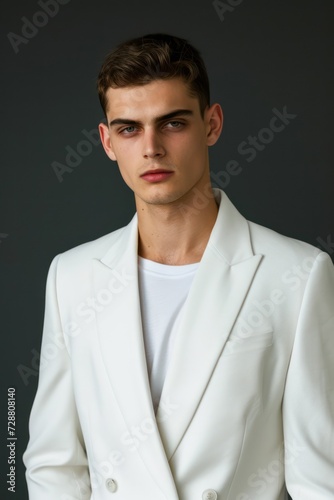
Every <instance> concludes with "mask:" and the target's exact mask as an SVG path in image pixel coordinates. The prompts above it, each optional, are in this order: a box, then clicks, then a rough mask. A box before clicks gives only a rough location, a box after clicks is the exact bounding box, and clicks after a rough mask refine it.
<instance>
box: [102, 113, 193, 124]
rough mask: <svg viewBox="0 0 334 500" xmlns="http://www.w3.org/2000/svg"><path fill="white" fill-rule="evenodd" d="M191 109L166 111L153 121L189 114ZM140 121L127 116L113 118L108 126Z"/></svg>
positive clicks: (157, 121) (138, 122)
mask: <svg viewBox="0 0 334 500" xmlns="http://www.w3.org/2000/svg"><path fill="white" fill-rule="evenodd" d="M193 114H194V113H193V111H191V110H190V109H176V110H175V111H172V112H171V113H167V114H166V115H161V116H157V117H156V118H155V119H154V121H155V123H159V122H162V121H165V120H170V119H171V118H175V117H177V116H181V115H182V116H191V115H193ZM140 123H141V122H140V121H138V120H129V119H128V118H115V119H114V120H111V122H110V123H109V126H110V127H112V126H114V125H139V124H140Z"/></svg>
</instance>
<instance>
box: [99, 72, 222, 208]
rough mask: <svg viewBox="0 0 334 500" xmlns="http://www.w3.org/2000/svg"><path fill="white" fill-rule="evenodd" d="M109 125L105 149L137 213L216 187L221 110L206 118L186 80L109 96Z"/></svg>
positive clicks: (215, 109) (120, 90)
mask: <svg viewBox="0 0 334 500" xmlns="http://www.w3.org/2000/svg"><path fill="white" fill-rule="evenodd" d="M107 98H108V110H107V119H108V125H107V126H106V125H103V124H100V134H101V139H102V144H103V146H104V148H105V151H106V153H107V155H108V156H109V157H110V158H111V159H112V160H116V161H117V163H118V166H119V169H120V172H121V175H122V177H123V179H124V181H125V182H126V184H127V185H128V186H129V187H130V188H131V189H132V191H133V192H134V194H135V199H136V204H137V208H138V205H139V206H141V207H143V205H145V204H156V205H165V204H168V203H173V202H177V201H181V202H182V201H184V200H185V199H186V198H187V196H188V195H189V193H190V192H191V190H193V189H194V188H195V187H197V188H199V189H201V188H202V189H203V187H204V186H206V187H207V186H208V183H209V182H210V174H209V160H208V146H210V145H212V144H214V143H215V142H216V141H217V139H218V137H219V135H220V132H221V127H222V114H221V108H220V106H219V105H217V104H215V105H213V106H211V107H210V108H207V109H206V111H205V112H204V118H203V117H202V116H201V113H200V107H199V101H198V98H196V97H192V96H190V95H189V89H188V87H187V85H186V84H185V83H184V81H183V80H181V79H179V78H175V79H172V80H157V81H153V82H150V83H148V84H146V85H143V86H135V87H125V88H118V89H112V88H110V89H109V90H108V92H107Z"/></svg>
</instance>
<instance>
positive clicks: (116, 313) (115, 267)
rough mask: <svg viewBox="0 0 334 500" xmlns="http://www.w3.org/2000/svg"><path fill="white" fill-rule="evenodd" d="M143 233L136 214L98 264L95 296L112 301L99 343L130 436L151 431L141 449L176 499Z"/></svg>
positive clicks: (100, 324) (100, 320)
mask: <svg viewBox="0 0 334 500" xmlns="http://www.w3.org/2000/svg"><path fill="white" fill-rule="evenodd" d="M137 235H138V228H137V217H136V216H134V218H133V220H132V221H131V222H130V224H129V225H128V226H126V228H124V229H121V230H119V237H118V239H117V240H116V241H115V242H114V244H113V245H112V247H111V249H110V250H109V251H108V253H107V254H106V255H105V256H104V257H103V258H102V259H101V260H95V261H94V293H95V297H101V299H102V298H103V297H105V300H106V301H107V297H109V303H108V305H107V306H106V307H105V308H104V309H103V310H102V311H100V312H98V313H97V315H96V317H97V331H98V340H99V344H100V349H101V353H102V358H103V361H104V366H105V369H106V372H107V374H108V377H109V381H110V384H111V386H112V389H113V392H114V394H115V398H116V400H117V403H118V406H119V408H120V411H121V413H122V415H123V417H124V421H125V424H126V427H127V429H128V431H129V433H130V434H132V432H133V429H135V428H138V426H139V427H140V426H141V425H143V424H145V425H146V426H149V427H150V434H149V437H148V439H147V440H145V441H144V442H142V443H140V445H139V446H138V448H137V451H138V453H139V455H140V456H141V459H142V460H143V462H144V463H145V465H146V467H147V469H148V471H149V473H150V475H151V477H152V478H154V480H155V482H156V484H157V485H159V486H160V488H161V491H162V498H165V495H166V497H167V498H170V499H172V500H176V499H177V498H178V496H177V492H176V488H175V484H174V481H173V477H172V474H171V471H170V468H169V465H168V462H167V460H166V455H165V452H164V448H163V444H162V442H161V438H160V434H159V430H158V427H157V425H156V419H155V414H154V409H153V404H152V398H151V391H150V385H149V379H148V373H147V364H146V356H145V348H144V341H143V335H142V322H141V311H140V301H139V292H138V269H137V262H138V256H137V238H138V236H137ZM108 291H109V292H108ZM110 293H111V294H112V299H111V300H110V297H111V295H110ZM102 300H103V299H102ZM151 429H153V432H151ZM161 485H163V486H162V487H161Z"/></svg>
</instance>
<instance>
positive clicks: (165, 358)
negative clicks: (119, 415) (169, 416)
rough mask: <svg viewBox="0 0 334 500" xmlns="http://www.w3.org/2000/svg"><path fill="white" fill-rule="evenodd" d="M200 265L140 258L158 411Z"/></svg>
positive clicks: (143, 309) (142, 299) (146, 332)
mask: <svg viewBox="0 0 334 500" xmlns="http://www.w3.org/2000/svg"><path fill="white" fill-rule="evenodd" d="M198 266H199V263H198V262H197V263H194V264H186V265H181V266H171V265H167V264H160V263H159V262H154V261H152V260H148V259H144V258H143V257H138V274H139V276H138V277H139V292H140V302H141V314H142V324H143V335H144V343H145V351H146V360H147V370H148V374H149V379H150V386H151V393H152V401H153V406H154V410H155V412H156V410H157V408H158V405H159V401H160V396H161V392H162V387H163V384H164V380H165V377H166V373H167V368H168V364H169V361H170V357H171V353H172V349H173V342H174V339H175V335H176V334H177V331H178V327H179V324H180V319H181V316H182V311H183V306H184V304H185V301H186V298H187V296H188V292H189V289H190V286H191V283H192V280H193V278H194V276H195V273H196V270H197V268H198Z"/></svg>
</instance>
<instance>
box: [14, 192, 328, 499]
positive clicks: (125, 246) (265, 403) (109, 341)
mask: <svg viewBox="0 0 334 500" xmlns="http://www.w3.org/2000/svg"><path fill="white" fill-rule="evenodd" d="M215 196H216V198H217V201H218V202H219V203H220V207H219V212H218V217H217V220H216V223H215V226H214V228H213V230H212V233H211V236H210V239H209V242H208V244H207V247H206V249H205V252H204V254H203V257H202V260H201V263H200V265H199V268H198V271H197V273H196V275H195V278H194V281H193V284H192V286H191V289H190V292H189V295H188V298H187V301H186V304H185V309H184V315H183V317H182V323H181V326H180V330H179V332H178V335H177V337H176V340H175V344H174V351H173V354H172V358H171V361H170V365H169V368H168V372H167V376H166V380H165V384H164V387H163V392H162V396H161V402H160V406H159V409H158V413H157V415H155V414H154V410H153V405H152V400H151V394H150V385H149V380H148V374H147V367H146V360H145V349H144V344H143V335H142V325H141V313H140V302H139V296H138V278H137V276H138V272H137V271H138V269H137V261H138V259H137V234H138V231H137V217H136V215H135V216H134V218H133V219H132V221H131V222H130V223H129V225H128V226H126V227H124V228H121V229H119V230H117V231H114V232H112V233H111V234H108V235H106V236H103V237H102V238H100V239H98V240H96V241H93V242H90V243H86V244H84V245H81V246H79V247H77V248H74V249H72V250H69V251H67V252H65V253H63V254H61V255H59V256H57V257H56V258H55V259H54V261H53V263H52V265H51V268H50V272H49V276H48V283H47V293H46V312H45V324H44V333H43V341H42V350H41V367H40V379H39V385H38V390H37V395H36V398H35V402H34V405H33V409H32V412H31V419H30V441H29V444H28V447H27V450H26V452H25V454H24V463H25V465H26V467H27V483H28V488H29V494H30V497H29V498H30V500H79V499H80V500H86V499H90V500H93V499H94V500H112V499H113V498H114V499H115V500H116V499H119V500H177V499H180V500H215V499H218V500H282V499H284V498H286V489H285V486H287V489H288V491H289V493H290V495H291V496H292V498H293V500H329V499H331V498H334V426H333V422H334V334H333V332H334V315H333V314H334V272H333V265H332V262H331V260H330V258H329V256H328V255H327V254H325V253H323V252H321V251H320V250H319V249H317V248H315V247H313V246H311V245H308V244H306V243H302V242H300V241H297V240H294V239H290V238H287V237H284V236H282V235H280V234H277V233H276V232H274V231H271V230H269V229H266V228H264V227H261V226H259V225H257V224H254V223H252V222H248V221H246V220H245V219H244V218H243V217H242V216H241V215H240V214H239V212H238V211H237V210H236V209H235V207H234V206H233V205H232V203H231V202H230V201H229V199H228V198H227V196H226V195H225V194H224V193H223V192H222V191H221V190H218V189H215Z"/></svg>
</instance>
